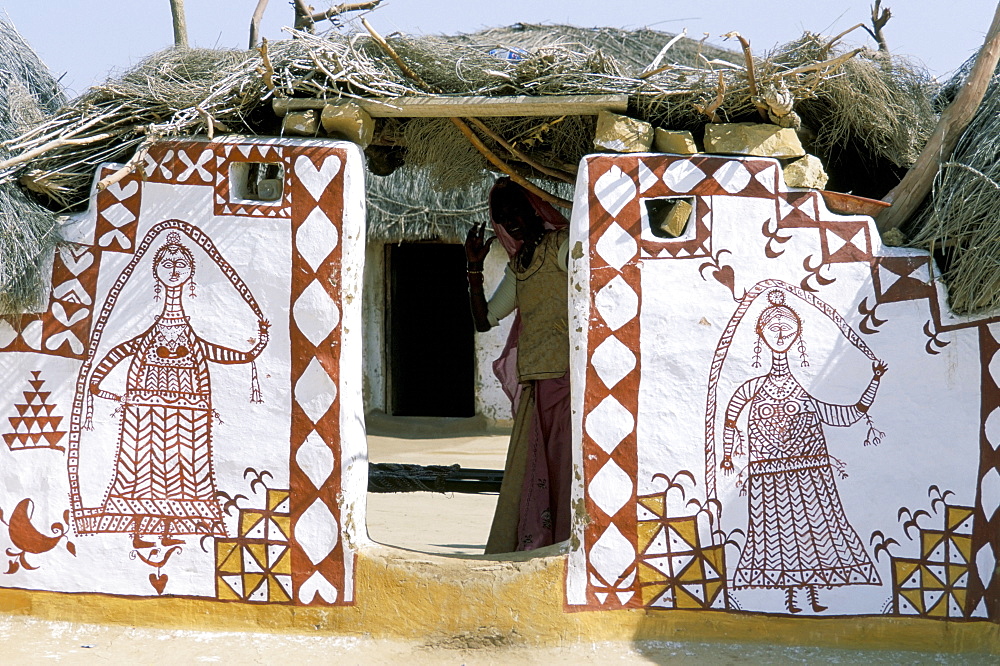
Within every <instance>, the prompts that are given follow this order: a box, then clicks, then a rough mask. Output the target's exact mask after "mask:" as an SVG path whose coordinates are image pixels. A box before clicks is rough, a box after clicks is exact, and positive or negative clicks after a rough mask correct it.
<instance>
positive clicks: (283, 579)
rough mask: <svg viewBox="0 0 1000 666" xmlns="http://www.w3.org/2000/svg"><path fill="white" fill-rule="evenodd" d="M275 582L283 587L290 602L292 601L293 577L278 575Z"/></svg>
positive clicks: (274, 578)
mask: <svg viewBox="0 0 1000 666" xmlns="http://www.w3.org/2000/svg"><path fill="white" fill-rule="evenodd" d="M273 580H274V582H276V583H277V584H278V585H280V586H281V589H283V590H284V591H285V594H286V595H287V596H288V599H289V601H291V599H292V577H291V575H278V576H274V577H273Z"/></svg>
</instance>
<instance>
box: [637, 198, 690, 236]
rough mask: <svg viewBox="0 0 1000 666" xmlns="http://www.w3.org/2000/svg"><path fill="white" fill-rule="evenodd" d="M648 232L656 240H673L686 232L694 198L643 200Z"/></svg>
mask: <svg viewBox="0 0 1000 666" xmlns="http://www.w3.org/2000/svg"><path fill="white" fill-rule="evenodd" d="M642 203H643V205H644V206H645V208H646V210H645V213H646V219H648V220H649V230H650V232H652V234H653V235H654V236H656V237H657V238H664V239H667V240H673V239H675V238H680V237H681V236H683V235H684V232H685V231H686V230H687V226H688V221H689V220H690V219H691V214H692V213H693V212H694V197H664V198H662V199H643V201H642Z"/></svg>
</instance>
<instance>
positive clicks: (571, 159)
mask: <svg viewBox="0 0 1000 666" xmlns="http://www.w3.org/2000/svg"><path fill="white" fill-rule="evenodd" d="M389 41H390V43H391V44H392V48H393V49H395V50H396V51H397V52H398V53H399V54H400V56H401V57H402V58H403V59H404V61H405V62H406V63H407V64H408V66H409V67H411V68H412V69H413V70H414V71H415V72H417V74H418V75H419V76H420V77H421V78H423V79H424V80H425V81H426V82H427V83H428V84H429V85H430V86H433V87H434V88H435V89H436V90H439V91H441V94H455V95H512V94H514V95H568V94H609V93H612V94H613V93H619V94H625V95H628V96H629V97H630V100H631V101H630V108H631V109H633V111H630V113H632V114H633V115H636V116H638V117H640V118H642V119H644V120H648V121H650V122H653V123H654V124H656V125H660V126H666V127H672V128H689V129H697V128H700V127H701V126H702V125H704V123H705V122H707V120H708V118H707V117H706V116H705V115H704V114H703V113H701V112H700V111H699V110H698V109H697V107H696V105H700V106H702V107H705V106H709V105H710V104H711V103H713V100H714V101H715V107H716V108H715V115H716V117H718V118H719V119H721V120H740V119H753V118H759V116H757V108H758V105H759V101H758V100H756V98H755V96H757V95H759V94H761V93H762V92H763V91H765V90H767V89H769V88H781V89H783V90H784V89H787V90H788V92H789V93H790V94H791V95H792V96H793V98H794V99H796V100H797V101H798V108H799V110H800V115H801V116H802V119H803V121H804V122H805V123H806V124H809V125H812V126H814V127H815V128H816V129H817V131H819V132H820V136H821V143H820V145H821V147H822V146H834V145H837V144H838V143H841V144H844V143H848V142H850V141H858V142H860V143H864V145H866V146H868V147H869V149H870V150H874V151H881V152H880V153H879V154H880V155H881V154H882V153H884V155H883V157H884V158H886V159H889V160H891V161H893V163H896V164H905V163H907V160H908V159H910V156H911V155H912V154H913V153H914V152H915V151H916V150H917V149H918V148H919V145H920V143H921V138H922V134H921V132H922V131H923V128H924V127H926V126H927V125H928V124H929V123H930V122H932V119H933V112H931V111H930V110H929V107H927V105H926V103H925V101H923V100H921V99H913V100H910V99H908V98H907V97H906V96H907V95H911V96H912V95H916V96H918V97H919V96H920V95H923V94H924V92H925V91H924V89H923V87H922V85H923V82H924V81H925V77H924V76H923V75H922V74H921V73H920V72H919V71H917V70H913V69H911V68H909V69H908V68H907V67H906V66H905V65H904V64H898V62H897V61H894V60H891V59H886V61H885V62H888V63H892V66H891V67H888V66H885V65H884V64H879V63H880V62H881V61H879V62H876V60H875V59H872V58H869V59H867V60H865V59H862V60H864V62H862V64H860V65H855V64H853V61H852V60H851V59H850V58H849V57H846V56H844V54H841V53H839V52H835V51H834V50H832V49H830V48H829V47H828V45H824V43H823V42H822V40H821V39H819V38H817V37H815V36H807V37H806V38H803V40H800V41H799V42H796V43H793V44H792V45H790V46H789V47H786V48H784V49H781V50H779V52H778V53H776V54H774V55H772V56H769V57H767V58H763V59H761V58H755V59H753V61H752V62H753V63H754V66H755V68H756V71H757V76H756V81H754V82H751V80H750V77H749V76H748V71H747V69H746V64H745V63H746V61H745V60H744V58H743V54H739V55H737V54H732V53H728V54H727V53H726V52H724V51H721V50H719V49H713V48H711V47H707V46H706V45H704V44H701V43H699V42H695V41H693V40H689V39H686V38H683V39H679V40H677V41H673V36H672V35H669V34H666V33H657V32H655V31H651V30H641V31H636V32H634V33H629V32H627V31H620V30H612V29H594V30H585V29H580V28H569V27H565V26H515V27H514V28H510V29H506V30H492V31H486V32H483V33H477V34H475V35H460V36H458V37H453V38H443V37H422V38H412V37H392V38H390V39H389ZM671 42H672V43H671ZM668 43H669V44H671V46H670V49H669V50H666V51H664V47H665V46H666V45H667V44H668ZM521 44H523V45H525V46H526V47H528V49H529V50H528V53H527V55H526V56H525V57H522V58H521V59H520V60H517V59H507V58H502V57H497V56H496V55H491V54H490V50H492V49H493V48H495V47H497V46H504V47H505V48H515V47H516V48H524V47H521V46H520V45H521ZM522 55H523V54H522ZM723 56H725V58H724V57H723ZM664 63H666V64H665V65H664ZM845 63H848V64H845ZM865 63H868V64H865ZM847 68H851V69H847ZM866 68H867V69H866ZM851 72H856V73H853V74H852V73H851ZM911 79H912V81H911ZM754 84H756V87H754ZM721 87H724V91H723V90H721ZM720 91H721V93H720ZM425 93H426V91H425V90H424V89H422V88H421V87H420V86H418V85H417V84H416V83H415V82H414V81H413V80H412V79H411V78H408V77H407V76H406V74H404V72H402V71H401V70H400V68H399V67H398V66H397V64H396V63H395V62H393V61H392V60H391V58H389V57H388V56H387V55H386V54H385V53H384V52H383V50H382V49H381V48H380V47H379V46H378V45H377V44H376V43H374V42H373V40H372V39H370V38H369V36H368V35H359V34H353V35H345V34H340V33H332V34H328V35H313V34H308V33H302V32H293V33H292V39H286V40H281V41H278V42H274V43H272V44H270V45H269V47H268V49H267V51H266V55H262V54H259V53H256V52H232V51H211V50H203V49H185V50H170V51H165V52H162V53H159V54H154V55H153V56H151V57H150V58H149V59H147V60H146V61H144V62H143V63H141V64H140V65H139V66H138V67H136V68H135V69H134V70H132V71H131V72H128V73H127V74H125V75H124V76H123V77H121V78H120V79H119V80H116V81H111V82H109V83H107V84H105V85H103V86H99V87H97V88H94V89H92V90H91V91H89V92H88V93H86V94H85V95H83V96H82V97H80V98H79V99H77V100H75V101H74V102H73V103H72V104H71V105H70V106H69V107H67V108H65V109H64V110H63V111H62V112H61V113H60V114H59V115H58V116H56V117H54V118H53V119H51V120H49V121H48V122H46V123H43V124H41V125H38V126H37V127H36V128H35V129H34V130H32V131H31V132H29V133H26V134H25V135H23V136H21V137H20V138H19V139H17V140H16V141H15V142H13V143H12V145H11V146H10V148H11V150H12V151H14V152H15V153H17V154H18V155H19V158H18V159H19V160H23V161H19V162H16V163H7V164H6V165H3V168H0V180H3V179H11V178H15V177H18V178H20V179H21V182H22V183H24V184H25V185H27V186H28V187H30V188H32V189H35V190H36V191H39V192H42V193H44V194H45V195H46V196H48V197H50V198H51V199H52V200H53V201H54V202H55V203H56V204H57V205H62V206H66V207H80V206H82V205H84V203H85V200H86V194H87V191H88V188H89V184H90V179H91V177H92V176H91V174H92V173H93V170H94V168H95V167H96V166H97V164H99V163H100V162H102V161H125V160H126V159H128V157H129V156H130V155H131V154H132V153H133V152H134V151H135V150H136V148H137V147H138V146H139V145H140V144H141V143H142V142H143V141H144V140H146V139H147V138H149V137H158V136H176V135H186V134H194V133H200V132H209V133H211V132H212V131H216V130H218V131H232V132H244V133H251V134H253V133H261V134H267V133H274V132H275V131H276V130H277V128H276V122H275V119H274V118H273V116H272V115H271V114H270V113H269V112H268V111H267V110H266V109H262V107H264V106H265V105H266V104H267V103H268V102H269V101H270V98H271V97H273V96H287V97H316V98H321V99H338V98H345V97H347V98H350V97H372V96H388V97H394V96H402V95H414V94H425ZM901 105H902V106H901ZM907 105H909V106H907ZM862 106H864V107H865V108H861V107H862ZM854 107H857V108H854ZM910 107H912V110H909V111H907V112H906V113H901V112H900V108H904V109H910ZM925 107H926V108H925ZM548 120H552V119H548ZM490 122H491V123H492V121H490ZM416 124H417V125H423V127H414V128H411V129H410V130H408V131H407V135H408V136H407V138H408V139H411V140H412V141H413V142H414V145H413V146H408V148H409V149H410V150H411V151H412V152H413V157H414V159H416V160H417V162H418V163H422V164H427V165H428V166H429V165H430V163H431V162H433V161H435V160H438V161H439V162H441V164H440V165H439V166H437V167H432V169H436V170H437V171H438V172H439V173H440V174H441V177H440V178H437V179H436V181H437V182H438V183H439V185H443V186H454V185H456V184H460V183H463V182H471V181H474V180H476V179H477V178H478V177H479V171H480V170H481V169H482V161H481V160H480V159H479V158H475V159H472V158H471V154H470V155H469V157H470V159H468V160H461V161H454V160H453V157H454V155H455V153H454V152H452V148H454V147H457V145H458V143H457V142H452V141H450V140H449V139H448V138H447V137H448V136H450V135H453V134H454V131H453V129H451V128H447V127H444V126H443V125H442V126H440V127H439V128H438V129H439V130H440V131H439V132H438V133H437V136H436V138H435V133H434V132H431V131H429V125H428V124H426V123H422V122H421V123H416ZM514 124H517V123H514ZM431 125H434V124H431ZM434 126H437V125H434ZM494 129H497V131H498V132H499V133H500V134H502V135H503V136H505V137H508V139H509V137H510V136H511V135H510V134H509V132H511V131H512V129H513V128H512V127H505V126H504V125H503V124H500V125H496V127H495V128H494ZM581 129H584V127H583V125H581V124H580V123H579V122H563V123H561V124H553V125H552V126H551V127H550V128H549V129H548V130H547V131H546V133H545V134H546V137H545V140H536V141H535V142H534V146H533V147H531V150H537V151H538V154H537V160H538V162H539V163H540V164H543V165H545V166H555V167H556V168H566V165H574V164H576V163H577V162H578V160H579V158H580V157H581V156H582V155H583V154H585V153H586V152H588V151H589V149H590V147H589V145H587V144H588V142H589V136H586V135H582V134H581ZM437 141H440V142H441V143H442V145H447V146H449V148H448V149H447V150H444V149H438V148H436V147H434V146H433V145H431V144H434V143H435V142H437ZM865 142H867V143H865ZM466 152H467V151H466ZM529 153H530V154H531V155H532V158H533V159H535V158H536V155H535V154H534V153H531V152H530V151H529ZM820 156H821V157H825V156H824V155H822V154H821V155H820ZM460 165H461V166H460ZM461 168H465V169H468V173H466V174H465V175H464V176H463V175H461V174H460V173H458V172H459V170H460V169H461Z"/></svg>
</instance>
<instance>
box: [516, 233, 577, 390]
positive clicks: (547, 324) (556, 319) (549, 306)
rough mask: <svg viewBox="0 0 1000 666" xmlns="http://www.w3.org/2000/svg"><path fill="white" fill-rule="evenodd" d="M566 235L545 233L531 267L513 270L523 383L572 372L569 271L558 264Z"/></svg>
mask: <svg viewBox="0 0 1000 666" xmlns="http://www.w3.org/2000/svg"><path fill="white" fill-rule="evenodd" d="M567 234H568V232H567V231H566V230H565V229H561V230H559V231H553V232H549V233H547V234H545V236H544V237H543V238H542V241H541V242H540V243H539V244H538V247H536V248H535V253H534V255H533V256H532V258H531V264H529V265H528V267H527V268H525V269H524V270H523V271H520V270H518V269H517V268H515V267H512V270H513V273H514V277H516V278H517V307H518V310H519V311H520V313H521V334H520V336H519V337H518V339H517V374H518V379H519V380H520V382H521V383H522V384H523V383H524V382H528V381H532V380H535V379H556V378H558V377H562V376H563V375H565V374H566V370H568V369H569V331H568V326H567V321H566V319H567V311H568V309H569V303H568V297H567V292H568V287H567V284H566V270H565V268H563V267H562V266H561V265H560V262H559V248H560V247H561V246H562V245H563V242H564V241H565V240H566V236H567Z"/></svg>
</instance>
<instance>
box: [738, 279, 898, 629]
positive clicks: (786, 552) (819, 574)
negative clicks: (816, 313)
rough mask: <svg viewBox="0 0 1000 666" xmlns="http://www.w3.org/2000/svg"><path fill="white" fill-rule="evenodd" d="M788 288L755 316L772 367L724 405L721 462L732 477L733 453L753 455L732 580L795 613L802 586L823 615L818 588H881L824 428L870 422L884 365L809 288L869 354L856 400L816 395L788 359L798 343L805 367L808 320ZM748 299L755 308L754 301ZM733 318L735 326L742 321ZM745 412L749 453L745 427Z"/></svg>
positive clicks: (770, 295) (872, 437) (774, 292)
mask: <svg viewBox="0 0 1000 666" xmlns="http://www.w3.org/2000/svg"><path fill="white" fill-rule="evenodd" d="M770 282H778V281H770ZM780 284H782V285H783V284H784V283H780ZM759 286H762V285H759ZM786 286H788V287H790V285H786ZM762 291H763V290H760V291H758V294H759V293H761V292H762ZM795 291H796V292H799V291H800V290H797V289H795ZM787 293H788V291H786V290H783V289H770V290H768V291H767V299H768V305H767V306H766V307H765V308H764V310H763V311H762V312H761V313H760V315H759V316H758V318H757V323H756V327H755V332H756V335H757V342H756V347H755V350H756V352H757V360H755V362H754V365H755V366H759V365H760V360H759V359H760V353H761V351H763V349H762V345H763V347H764V348H766V350H767V351H769V352H770V356H771V362H770V368H769V369H768V371H767V373H766V374H763V375H760V376H757V377H754V378H752V379H750V380H749V381H746V382H745V383H743V384H742V385H741V386H740V387H739V388H738V389H737V390H736V392H735V394H734V395H733V396H732V398H731V399H730V401H729V404H728V406H727V408H726V411H725V424H724V431H723V433H724V434H723V457H722V461H721V465H720V468H721V469H722V471H723V472H724V473H725V474H727V475H729V474H732V473H733V471H734V462H733V460H734V458H736V457H738V456H743V455H746V459H747V465H746V468H745V470H744V473H745V475H746V478H745V479H743V480H742V483H743V484H744V485H743V490H744V492H745V493H746V495H747V500H748V525H747V531H746V544H745V546H744V547H743V550H742V554H741V556H740V560H739V564H738V565H737V567H736V570H735V572H734V573H733V576H732V586H733V588H735V589H740V588H770V589H783V590H784V591H785V607H786V609H787V610H788V611H789V612H790V613H798V612H800V611H801V608H800V607H799V606H798V601H797V599H796V592H797V591H798V590H804V591H805V593H806V600H807V601H808V603H809V604H810V606H811V608H812V610H813V611H814V612H821V611H823V610H826V607H825V606H823V605H821V604H820V601H819V593H818V588H832V587H839V586H843V585H879V584H881V580H880V579H879V575H878V572H877V571H876V570H875V567H874V565H873V564H872V561H871V558H870V557H869V556H868V553H867V552H866V551H865V548H864V546H863V544H862V542H861V539H860V538H859V537H858V534H857V532H856V531H855V530H854V528H853V527H852V526H851V524H850V522H849V521H848V518H847V516H846V514H845V512H844V508H843V505H842V503H841V500H840V496H839V494H838V491H837V485H836V482H835V479H834V468H835V467H840V466H841V465H842V463H840V462H839V461H837V460H836V459H835V458H833V457H832V456H830V454H829V452H828V450H827V443H826V437H825V434H824V426H837V427H846V426H850V425H852V424H854V423H856V422H858V421H859V420H861V419H867V413H868V409H869V407H870V406H871V405H872V403H873V402H874V400H875V396H876V393H877V391H878V388H879V382H880V381H881V378H882V375H884V374H885V372H886V370H887V367H886V365H885V364H884V363H882V362H881V361H879V360H878V359H876V358H875V357H874V355H873V354H871V352H870V351H869V350H868V348H867V346H864V343H863V342H861V341H860V339H858V338H857V335H856V334H855V333H854V331H853V330H851V329H850V327H849V326H847V324H846V323H845V322H844V321H843V319H841V318H840V316H839V315H838V314H837V313H836V312H835V311H834V310H833V309H832V308H830V306H829V305H827V304H825V303H823V302H822V301H819V300H818V299H815V297H813V296H811V295H806V294H805V293H804V292H803V293H801V294H800V295H801V296H803V297H807V296H808V298H809V299H810V300H811V301H815V302H814V303H813V305H815V306H816V307H817V308H819V309H820V311H821V312H823V313H824V314H826V315H827V317H828V318H830V319H831V320H833V321H834V322H835V323H837V324H838V326H840V328H841V330H842V331H843V332H845V333H848V332H849V333H850V335H849V336H848V337H849V339H851V341H852V342H853V343H854V344H855V345H856V346H858V347H859V349H862V351H863V352H865V353H866V355H868V356H869V359H871V360H872V366H871V367H872V376H871V380H870V381H869V382H868V385H867V386H866V387H865V388H864V390H863V391H862V392H861V396H860V398H859V399H858V401H857V402H856V403H854V404H851V405H837V404H831V403H827V402H824V401H822V400H819V399H818V398H816V397H814V396H812V395H810V394H809V393H808V392H807V391H806V390H805V389H804V388H803V387H802V385H801V384H799V382H798V380H797V379H796V378H795V376H794V375H793V374H792V372H791V370H790V368H789V365H788V353H789V351H790V350H791V349H792V348H793V346H795V347H796V349H797V351H798V352H799V353H800V354H801V355H802V356H803V363H805V358H804V357H805V348H804V345H803V344H802V320H801V319H800V317H799V315H798V313H797V312H796V311H795V310H793V309H792V308H791V307H790V306H789V305H788V304H786V302H785V300H786V294H787ZM750 300H752V298H751V299H750ZM744 301H745V303H746V305H749V302H748V299H746V298H745V299H744ZM743 312H745V307H744V308H743ZM741 314H742V313H741ZM734 319H736V321H734V322H731V328H732V329H735V324H736V323H738V319H737V318H736V317H735V316H734ZM731 332H732V331H729V332H728V333H729V334H731ZM852 338H853V339H852ZM720 346H721V343H720ZM765 353H766V352H765ZM744 412H746V413H747V419H746V422H747V433H746V445H747V448H746V451H744V450H743V437H742V434H741V432H740V430H739V426H738V421H739V419H740V417H741V415H742V414H743V413H744ZM869 425H871V422H870V420H869ZM880 434H881V433H878V432H877V431H875V430H874V429H871V430H870V431H869V439H868V440H866V441H865V444H869V443H878V438H877V437H876V435H880ZM742 476H743V474H742V473H741V477H742Z"/></svg>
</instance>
